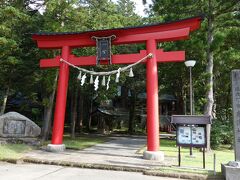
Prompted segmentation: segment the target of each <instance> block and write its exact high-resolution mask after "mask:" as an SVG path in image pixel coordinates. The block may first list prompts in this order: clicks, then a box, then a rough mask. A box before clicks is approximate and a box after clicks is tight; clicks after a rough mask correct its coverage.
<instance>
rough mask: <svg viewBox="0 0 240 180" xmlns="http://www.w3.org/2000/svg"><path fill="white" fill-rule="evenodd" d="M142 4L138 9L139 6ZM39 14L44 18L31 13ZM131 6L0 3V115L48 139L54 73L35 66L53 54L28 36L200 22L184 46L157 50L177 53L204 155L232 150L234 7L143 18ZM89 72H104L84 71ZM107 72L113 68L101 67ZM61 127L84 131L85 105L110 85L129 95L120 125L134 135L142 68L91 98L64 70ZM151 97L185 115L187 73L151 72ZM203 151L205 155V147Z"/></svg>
mask: <svg viewBox="0 0 240 180" xmlns="http://www.w3.org/2000/svg"><path fill="white" fill-rule="evenodd" d="M142 3H143V4H144V3H145V1H144V0H143V2H142ZM39 9H44V11H41V13H40V12H39ZM134 10H135V4H134V3H133V2H132V1H131V0H118V1H117V2H116V1H114V2H113V1H111V0H3V1H1V2H0V103H1V104H0V108H1V109H0V110H1V111H0V113H1V114H3V113H6V112H8V111H10V110H12V109H14V108H15V109H14V110H17V111H18V112H20V113H22V114H24V115H26V116H27V117H29V118H31V119H33V120H34V121H35V122H37V123H39V124H40V125H41V127H42V129H43V131H42V132H43V134H42V135H43V139H48V137H49V134H50V132H51V122H52V116H53V113H52V112H53V110H54V103H55V94H56V86H57V78H58V69H40V67H39V60H40V59H41V58H48V57H49V58H50V57H54V56H56V55H57V54H59V53H60V52H59V51H46V50H44V51H42V50H39V49H38V48H37V47H36V43H35V42H33V41H32V39H31V33H34V32H82V31H88V30H100V29H109V28H119V27H128V26H141V25H146V24H154V23H162V22H169V21H176V20H180V19H184V18H189V17H193V16H199V15H201V16H203V17H204V19H203V22H202V25H201V28H200V29H199V30H197V31H196V32H194V33H192V34H191V38H190V39H189V40H185V41H177V42H167V43H159V44H158V48H163V49H164V50H165V51H171V50H185V51H186V59H187V60H188V59H195V60H196V61H197V63H196V65H195V67H194V68H193V72H192V73H193V86H194V113H195V114H206V115H210V116H211V117H212V119H213V125H212V128H211V127H208V131H209V132H210V131H211V135H212V136H211V144H212V147H217V146H218V145H220V144H232V143H233V132H232V129H233V127H232V126H233V117H232V100H231V80H230V79H231V77H230V76H231V70H233V69H238V68H239V67H240V43H239V42H240V11H239V10H240V3H239V1H238V0H197V1H195V0H184V1H182V0H172V1H168V0H161V1H160V0H153V1H152V4H151V5H150V7H149V8H148V9H147V10H146V12H145V14H146V16H144V17H141V16H139V15H138V14H136V13H135V11H134ZM141 49H145V45H122V46H116V47H113V49H112V51H113V53H114V54H115V53H136V52H139V50H141ZM74 54H76V55H78V56H83V55H84V56H86V55H95V54H96V49H95V48H83V49H75V50H74ZM89 68H90V69H94V70H96V71H102V70H103V69H104V70H106V67H102V66H100V67H89ZM107 68H108V70H111V69H116V68H117V67H116V66H109V67H107ZM70 74H71V75H70V82H69V89H68V101H67V119H66V124H70V125H71V129H72V130H71V132H72V136H74V135H75V132H81V131H84V130H86V131H87V130H89V129H88V125H89V118H90V117H89V116H90V113H91V112H90V109H91V106H92V102H93V100H94V101H96V102H97V103H101V101H103V100H108V99H112V98H114V97H115V96H116V95H117V87H118V85H121V86H124V87H125V88H126V89H128V90H130V91H131V97H127V98H129V101H130V103H131V104H132V105H131V106H130V107H132V108H129V111H130V116H129V120H128V122H127V125H128V126H127V128H128V132H129V133H134V132H136V131H137V126H136V120H134V118H135V116H134V112H135V108H136V107H137V106H136V105H135V104H136V103H135V102H136V97H137V95H138V94H139V93H142V92H144V91H145V81H146V79H145V67H144V66H143V65H140V66H138V67H136V68H135V69H134V75H135V77H134V79H131V78H128V77H127V75H126V76H123V77H121V79H120V83H119V84H116V83H112V84H111V85H110V89H109V90H108V91H106V89H105V88H100V89H99V90H98V91H97V93H96V92H95V91H94V89H93V87H92V85H90V84H89V83H88V84H87V85H85V86H80V83H79V82H78V81H77V75H78V71H76V70H75V69H71V72H70ZM158 74H159V94H171V95H174V96H175V97H176V98H177V100H178V101H177V102H178V105H177V107H179V108H180V109H181V112H182V113H183V114H188V113H189V107H188V104H189V69H187V68H186V67H185V65H184V63H168V64H159V65H158ZM209 148H210V147H209Z"/></svg>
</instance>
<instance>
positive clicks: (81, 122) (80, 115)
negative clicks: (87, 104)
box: [78, 88, 92, 133]
mask: <svg viewBox="0 0 240 180" xmlns="http://www.w3.org/2000/svg"><path fill="white" fill-rule="evenodd" d="M78 103H79V118H78V122H79V123H78V126H79V132H80V133H81V132H82V129H83V95H82V92H81V88H79V98H78ZM91 105H92V104H91ZM90 112H92V109H91V108H90ZM89 122H90V125H88V126H87V127H88V130H90V126H91V116H90V117H89Z"/></svg>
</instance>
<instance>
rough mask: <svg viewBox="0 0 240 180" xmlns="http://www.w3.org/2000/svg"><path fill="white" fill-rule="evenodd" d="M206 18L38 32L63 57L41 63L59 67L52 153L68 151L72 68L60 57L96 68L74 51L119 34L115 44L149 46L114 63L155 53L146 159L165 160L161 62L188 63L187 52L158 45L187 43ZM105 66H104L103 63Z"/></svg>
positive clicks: (149, 75)
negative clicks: (64, 140)
mask: <svg viewBox="0 0 240 180" xmlns="http://www.w3.org/2000/svg"><path fill="white" fill-rule="evenodd" d="M201 20H202V17H192V18H188V19H184V20H180V21H175V22H168V23H162V24H154V25H147V26H140V27H128V28H117V29H107V30H98V31H87V32H75V33H72V32H71V33H34V34H33V35H32V38H33V39H34V40H36V41H37V44H38V47H39V48H42V49H61V50H62V53H61V56H56V57H55V58H52V59H42V60H40V67H41V68H52V67H56V68H59V79H58V87H57V97H56V107H55V113H54V124H53V133H52V144H50V145H48V146H49V149H50V150H53V151H60V150H63V149H64V145H63V144H62V138H63V129H64V120H65V109H66V99H67V89H68V79H69V65H68V64H66V63H63V62H60V58H63V59H64V60H66V61H68V62H69V63H71V64H74V65H75V66H92V65H96V56H87V57H84V56H83V57H76V56H74V55H73V54H72V53H71V51H72V49H73V48H82V47H90V46H96V42H95V41H93V40H92V37H94V36H95V37H106V36H111V35H115V36H116V39H115V40H113V41H112V44H113V45H120V44H132V43H145V44H146V50H142V51H140V53H139V54H118V55H112V64H132V63H134V62H137V61H138V60H139V59H141V58H143V57H145V56H146V55H147V54H149V53H152V54H153V57H152V58H149V59H148V60H147V62H146V89H147V151H146V152H145V153H144V157H145V158H146V159H155V160H163V158H164V156H163V154H162V153H160V151H159V112H158V71H157V63H161V62H182V61H184V60H185V52H184V51H171V52H164V51H163V50H162V49H157V43H158V42H166V41H176V40H184V39H187V38H188V37H189V34H190V32H192V31H195V30H196V29H198V28H199V27H200V24H201ZM101 64H104V62H103V63H101Z"/></svg>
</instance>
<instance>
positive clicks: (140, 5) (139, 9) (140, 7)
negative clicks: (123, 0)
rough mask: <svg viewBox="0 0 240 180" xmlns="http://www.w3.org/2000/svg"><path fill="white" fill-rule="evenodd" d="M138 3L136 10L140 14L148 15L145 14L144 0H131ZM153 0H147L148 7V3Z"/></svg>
mask: <svg viewBox="0 0 240 180" xmlns="http://www.w3.org/2000/svg"><path fill="white" fill-rule="evenodd" d="M131 1H133V2H134V3H135V4H136V9H135V12H136V13H137V14H139V15H140V16H143V17H144V16H146V15H145V14H144V8H145V7H144V5H143V4H142V0H131ZM113 2H117V0H113ZM151 2H152V0H147V5H145V6H146V7H148V4H150V3H151Z"/></svg>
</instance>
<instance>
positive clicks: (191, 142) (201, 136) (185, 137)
mask: <svg viewBox="0 0 240 180" xmlns="http://www.w3.org/2000/svg"><path fill="white" fill-rule="evenodd" d="M177 145H180V146H193V147H194V146H196V147H205V145H206V136H205V127H199V126H178V127H177Z"/></svg>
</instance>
